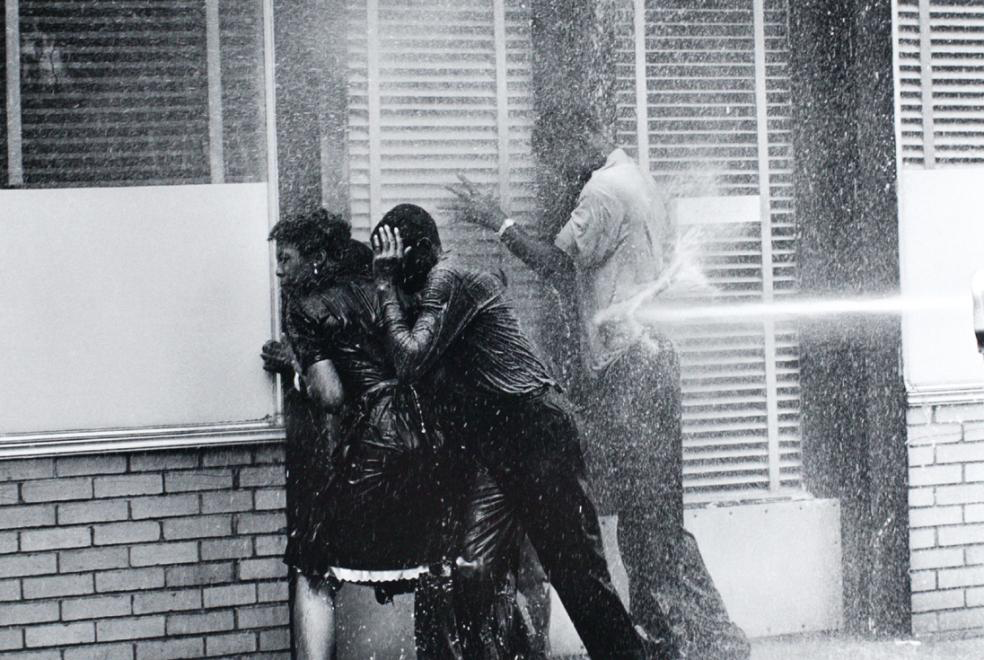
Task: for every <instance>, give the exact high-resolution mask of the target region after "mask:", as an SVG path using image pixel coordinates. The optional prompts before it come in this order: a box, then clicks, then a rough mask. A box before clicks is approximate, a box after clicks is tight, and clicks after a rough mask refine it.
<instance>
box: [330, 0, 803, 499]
mask: <svg viewBox="0 0 984 660" xmlns="http://www.w3.org/2000/svg"><path fill="white" fill-rule="evenodd" d="M618 6H619V14H618V16H619V21H618V26H617V27H618V35H619V43H620V46H619V59H618V62H617V65H618V72H619V73H618V81H617V82H618V85H619V90H620V91H619V110H620V117H621V121H620V124H619V134H620V138H621V141H622V143H623V144H625V145H640V144H641V145H643V153H644V155H645V156H646V160H647V161H648V163H649V166H650V169H651V171H652V172H653V174H654V175H655V176H656V177H657V179H659V180H661V181H663V182H664V183H666V184H668V185H676V184H677V183H678V182H680V181H690V182H693V181H703V182H708V183H709V185H707V186H705V187H704V189H702V190H700V191H695V190H694V189H693V187H692V186H691V188H690V189H689V190H687V191H685V192H686V194H688V195H693V194H700V195H713V196H730V197H732V198H733V199H734V202H735V204H736V205H737V206H736V207H735V208H737V209H739V210H740V211H744V210H747V209H751V212H750V213H748V212H741V213H736V214H731V215H733V216H734V218H733V220H734V221H733V222H729V223H727V226H719V227H711V229H714V230H715V231H711V232H708V233H707V236H708V238H707V245H706V249H705V251H704V255H705V257H706V259H705V267H706V269H707V270H708V272H709V273H710V274H711V278H712V280H713V281H714V284H715V285H716V286H717V287H718V289H719V290H720V292H721V294H720V295H721V296H722V297H724V298H725V299H727V300H728V301H734V302H740V301H762V300H772V299H775V298H779V297H782V296H784V295H788V294H789V293H791V292H792V291H793V290H794V288H795V268H796V264H795V258H794V251H795V240H796V227H795V223H794V218H793V203H792V185H791V157H792V155H791V144H790V139H791V138H790V134H789V114H790V101H789V82H788V72H787V70H786V62H787V60H788V52H787V41H786V40H787V37H786V9H785V4H784V2H782V0H765V4H764V5H763V2H762V0H755V2H754V3H753V1H752V0H724V1H722V2H715V3H713V4H708V3H706V2H702V1H698V0H674V1H673V2H670V3H666V2H660V3H656V2H647V3H644V4H643V3H642V2H636V3H633V2H632V1H631V0H626V1H625V2H622V3H620V4H619V5H618ZM527 7H528V5H527V4H526V3H523V2H521V1H520V0H467V1H456V0H417V1H415V2H414V3H412V6H411V5H410V3H406V2H401V1H399V0H350V2H349V3H348V5H347V20H348V37H349V42H348V53H349V115H348V117H349V119H348V131H349V142H348V149H349V152H350V158H349V167H350V196H351V204H352V218H353V227H354V228H355V230H356V234H357V235H359V236H361V237H362V238H365V237H366V236H367V235H368V230H369V228H370V223H371V221H372V219H374V218H379V217H380V216H381V215H382V213H383V212H385V210H387V209H388V208H390V207H391V206H393V205H395V204H397V203H400V202H415V203H418V204H420V205H422V206H424V207H425V208H428V209H431V210H437V211H439V208H440V205H441V204H442V203H443V202H444V201H446V200H447V199H448V195H447V193H446V191H445V190H444V188H443V186H444V185H446V184H447V183H449V182H453V181H454V180H455V179H454V175H455V173H456V172H458V171H464V172H467V173H468V175H469V176H470V177H471V178H472V179H473V180H475V181H477V182H479V183H483V184H486V185H492V186H497V187H498V189H499V191H500V194H501V195H502V197H503V198H504V199H505V200H506V204H507V208H510V209H511V210H512V211H513V212H514V213H515V214H517V215H520V216H522V215H523V214H524V213H528V212H529V211H530V210H531V208H532V201H533V200H532V198H531V193H532V185H533V167H534V164H533V157H532V153H531V147H530V130H531V126H532V121H533V117H532V114H531V106H532V103H531V94H532V93H533V90H532V89H531V88H530V58H531V54H532V49H533V47H532V44H531V42H530V26H529V21H530V17H529V10H528V8H527ZM636 8H638V9H639V12H638V17H637V12H636V11H635V9H636ZM637 25H644V28H643V29H641V30H637V29H636V26H637ZM638 43H641V45H642V48H643V51H642V52H643V53H644V58H643V60H642V63H640V64H638V65H637V63H636V46H637V44H638ZM637 81H638V82H639V83H640V84H641V85H644V87H638V88H637ZM637 93H639V94H642V97H643V98H645V99H646V103H645V107H644V109H643V112H638V108H637V104H636V97H637ZM639 118H641V120H640V121H641V122H642V125H643V126H645V127H646V130H645V131H644V132H643V133H642V138H643V139H641V140H640V134H639V132H638V131H637V129H636V126H637V120H639ZM637 153H638V151H637ZM750 202H751V204H750ZM435 217H436V219H437V220H438V222H439V223H440V222H442V221H443V220H444V218H443V217H442V214H440V213H439V212H438V213H435ZM442 232H444V233H445V234H446V235H447V236H448V239H449V240H448V242H449V243H450V244H451V245H452V249H455V250H456V251H458V252H459V253H465V254H467V255H468V256H469V257H471V258H473V259H475V260H477V261H478V262H479V263H481V264H482V265H484V266H485V267H492V268H499V267H501V268H504V269H505V270H507V271H508V272H509V274H510V275H511V282H512V286H511V288H512V290H513V295H514V296H515V295H516V292H517V291H519V292H521V293H522V292H525V294H526V300H525V301H523V302H522V303H521V305H520V306H521V307H525V308H526V309H527V310H529V309H531V308H532V307H533V306H534V304H535V301H533V300H532V299H531V297H532V296H533V295H535V294H534V293H533V292H534V290H535V289H534V288H533V286H532V285H531V283H530V280H531V277H530V275H529V273H528V272H526V271H525V269H524V268H522V267H521V266H518V265H517V264H516V263H515V262H514V261H513V260H512V258H511V257H509V256H507V255H506V254H505V251H504V250H502V249H501V247H499V246H498V245H497V243H496V241H495V240H494V239H493V238H491V237H489V236H488V234H486V233H483V232H477V231H474V230H471V229H470V228H468V227H457V226H445V227H442ZM529 317H530V318H532V317H533V315H532V314H530V315H529ZM677 341H678V344H679V346H680V348H681V358H682V361H683V367H684V373H683V379H684V397H685V398H684V405H685V418H684V421H685V441H684V442H685V475H684V485H685V489H686V493H687V498H688V501H691V502H694V501H701V500H707V499H741V498H749V497H767V496H775V495H778V494H782V493H787V492H797V491H798V489H799V488H800V464H801V461H800V453H799V446H800V438H799V386H798V381H799V378H798V373H799V372H798V350H799V349H798V343H797V338H796V333H795V331H794V329H793V328H791V327H787V326H786V325H784V324H782V323H772V322H768V323H762V322H759V323H751V324H735V323H733V322H730V323H715V324H704V325H703V326H701V327H699V328H698V327H692V328H688V329H687V330H686V332H684V333H682V334H680V335H679V336H677Z"/></svg>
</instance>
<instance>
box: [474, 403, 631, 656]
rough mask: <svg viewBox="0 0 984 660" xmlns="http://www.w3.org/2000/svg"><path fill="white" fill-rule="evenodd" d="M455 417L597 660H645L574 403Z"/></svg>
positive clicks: (486, 409) (479, 410) (485, 407)
mask: <svg viewBox="0 0 984 660" xmlns="http://www.w3.org/2000/svg"><path fill="white" fill-rule="evenodd" d="M460 413H461V414H459V415H457V416H456V417H457V419H459V420H460V423H461V425H462V428H461V429H460V435H459V437H463V438H470V442H469V446H470V447H471V448H472V449H473V451H474V453H475V455H476V456H477V458H478V460H479V462H480V463H482V464H483V465H484V466H485V467H486V468H487V469H488V470H489V473H490V474H491V475H492V478H493V479H494V480H495V482H496V484H497V485H498V486H499V488H500V489H501V491H502V492H503V493H504V494H505V498H506V499H505V504H506V505H507V506H508V507H509V508H511V509H512V510H514V511H515V512H516V517H517V518H518V520H519V522H520V524H521V525H522V527H523V529H525V530H526V532H527V534H528V536H529V539H530V542H531V543H532V545H533V548H534V549H535V550H536V553H537V555H538V556H539V558H540V562H541V563H542V565H543V568H544V570H545V571H546V573H547V575H548V576H549V578H550V582H551V584H553V586H554V588H555V589H556V590H557V594H558V595H559V596H560V599H561V601H562V602H563V604H564V607H565V609H566V610H567V612H568V614H569V615H570V617H571V620H572V621H573V623H574V627H575V628H576V629H577V632H578V634H579V635H580V636H581V640H582V641H583V642H584V645H585V647H586V648H587V650H588V653H589V655H590V656H591V657H592V658H598V659H602V658H603V659H605V660H618V659H621V658H645V657H646V655H645V653H646V651H645V649H644V647H643V640H642V639H641V638H640V636H639V634H638V633H637V632H636V630H635V628H634V627H633V623H632V620H631V619H630V618H629V615H628V613H627V612H626V610H625V608H624V607H623V606H622V603H621V601H620V600H619V598H618V595H617V594H616V592H615V588H614V586H613V585H612V581H611V576H610V575H609V572H608V564H607V562H606V561H605V556H604V551H603V548H602V543H601V530H600V526H599V523H598V516H597V513H596V511H595V507H594V503H593V502H592V500H591V497H590V496H589V494H588V487H587V480H586V476H585V468H584V462H583V458H582V454H581V448H580V445H579V438H578V430H577V424H576V423H575V421H574V416H573V412H572V409H571V407H570V404H569V403H568V402H567V401H566V399H564V397H563V396H561V395H560V394H558V393H557V392H555V391H553V390H550V391H548V392H546V393H544V394H542V395H539V396H535V397H527V398H520V397H512V398H510V397H504V398H502V399H499V400H495V401H490V400H485V401H483V402H482V403H481V404H478V405H471V406H468V409H467V412H466V411H465V410H461V411H460Z"/></svg>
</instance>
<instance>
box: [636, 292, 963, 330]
mask: <svg viewBox="0 0 984 660" xmlns="http://www.w3.org/2000/svg"><path fill="white" fill-rule="evenodd" d="M970 304H971V301H970V299H969V297H962V296H940V297H931V296H902V295H899V296H888V297H864V296H861V297H854V298H837V299H827V298H823V299H813V300H804V299H801V298H797V299H793V300H780V301H775V302H749V303H711V304H697V305H694V304H674V303H670V302H668V303H660V304H651V303H650V304H646V305H641V306H639V307H638V308H636V309H635V310H634V319H635V321H637V322H639V323H642V324H643V325H659V324H669V323H694V322H699V321H768V320H788V319H795V318H805V319H810V318H821V317H830V316H855V315H889V316H898V315H902V314H907V313H916V312H942V311H959V310H961V309H965V308H966V309H969V308H970Z"/></svg>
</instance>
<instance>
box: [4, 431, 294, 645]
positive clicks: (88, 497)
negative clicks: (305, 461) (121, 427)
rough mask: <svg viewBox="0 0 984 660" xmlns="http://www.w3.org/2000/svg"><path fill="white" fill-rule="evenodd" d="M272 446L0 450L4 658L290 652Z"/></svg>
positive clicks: (278, 472)
mask: <svg viewBox="0 0 984 660" xmlns="http://www.w3.org/2000/svg"><path fill="white" fill-rule="evenodd" d="M283 484H284V469H283V450H282V448H281V447H279V446H277V447H274V446H270V447H259V448H232V449H229V448H214V449H194V450H189V451H179V452H149V453H139V454H128V455H122V454H120V455H104V456H85V457H64V458H44V459H30V460H17V461H0V655H2V656H3V657H4V658H31V659H32V660H33V659H37V660H42V659H43V660H47V659H49V658H51V659H52V660H55V659H58V660H61V659H64V660H77V659H81V658H112V659H114V660H116V659H122V660H126V659H128V658H133V659H136V660H144V659H149V658H200V657H214V656H231V657H237V658H238V657H267V658H279V657H283V658H286V657H288V656H289V653H288V651H287V649H288V648H289V637H288V634H289V633H288V627H287V624H288V611H287V582H286V579H285V578H286V569H285V567H284V565H283V563H282V562H281V554H282V552H283V547H284V534H283V529H284V525H285V520H284V488H283Z"/></svg>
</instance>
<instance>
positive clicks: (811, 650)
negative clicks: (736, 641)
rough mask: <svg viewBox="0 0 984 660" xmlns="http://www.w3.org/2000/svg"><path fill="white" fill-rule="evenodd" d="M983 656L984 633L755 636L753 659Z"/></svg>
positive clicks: (964, 659)
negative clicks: (877, 637) (879, 637)
mask: <svg viewBox="0 0 984 660" xmlns="http://www.w3.org/2000/svg"><path fill="white" fill-rule="evenodd" d="M889 658H903V659H908V658H914V659H916V660H956V659H959V660H984V637H980V638H974V639H959V640H929V639H924V640H902V641H871V640H856V639H847V638H831V637H811V638H802V637H800V638H793V637H788V638H778V639H776V638H773V639H759V640H755V641H754V643H753V645H752V660H888V659H889Z"/></svg>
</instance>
